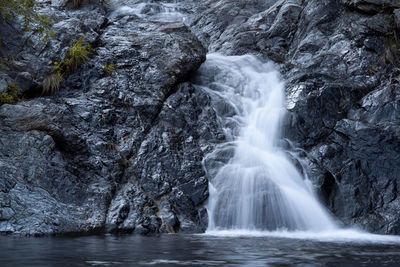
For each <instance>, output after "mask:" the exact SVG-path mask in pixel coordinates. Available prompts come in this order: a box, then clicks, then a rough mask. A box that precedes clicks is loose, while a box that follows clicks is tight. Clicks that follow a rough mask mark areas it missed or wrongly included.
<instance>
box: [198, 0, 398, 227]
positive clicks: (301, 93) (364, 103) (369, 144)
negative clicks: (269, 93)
mask: <svg viewBox="0 0 400 267" xmlns="http://www.w3.org/2000/svg"><path fill="white" fill-rule="evenodd" d="M259 4H260V5H258V6H257V5H252V6H251V7H249V6H241V9H240V12H239V13H238V14H242V15H238V16H237V19H238V20H240V21H234V20H233V19H231V18H230V17H229V16H230V15H229V13H225V12H223V11H224V10H235V8H236V7H237V6H239V5H240V4H237V5H236V4H235V3H232V2H229V1H217V2H215V4H214V5H213V4H211V6H212V7H211V10H212V12H213V14H220V16H218V17H216V16H206V15H205V16H202V14H200V15H199V17H198V19H197V20H193V25H192V28H194V29H196V30H198V31H199V32H197V31H196V34H197V35H198V36H200V39H201V40H202V41H203V42H204V43H205V45H206V46H208V47H209V49H210V50H213V51H220V52H222V53H225V54H231V55H238V54H246V53H251V54H255V55H257V56H258V57H261V58H265V59H269V60H273V61H275V62H276V63H278V66H279V67H280V69H281V71H282V74H283V76H284V78H285V79H286V82H287V83H286V87H287V108H288V111H289V112H288V115H287V118H286V122H285V127H284V132H285V137H287V138H289V139H290V140H292V141H294V142H295V144H296V146H297V147H298V148H301V149H303V150H304V151H305V153H302V155H303V157H305V159H306V160H307V161H308V165H309V171H310V177H311V178H312V179H313V181H314V184H315V186H316V189H317V191H318V192H319V194H320V197H321V200H322V201H323V202H325V204H326V206H327V207H328V208H329V209H330V210H331V211H332V213H333V214H334V215H335V216H336V217H337V218H338V219H339V220H340V221H342V222H343V223H344V224H345V225H351V224H357V225H360V226H361V227H363V228H365V229H368V230H370V231H372V232H377V233H392V234H400V228H399V220H398V218H397V216H396V214H398V212H399V208H400V200H399V198H398V193H397V192H398V191H399V187H398V184H399V180H398V179H399V177H398V174H399V173H400V172H399V171H400V170H399V167H398V166H399V163H400V162H399V157H398V151H399V144H398V140H399V130H398V129H399V127H398V126H399V123H400V121H399V118H400V113H399V92H398V85H399V79H400V71H399V66H400V64H399V62H398V61H397V60H396V59H395V57H397V56H398V55H399V54H398V51H399V50H398V47H399V43H398V42H396V41H394V40H393V37H394V35H397V36H398V35H399V27H398V24H397V21H398V13H399V11H398V10H399V9H398V6H399V2H398V1H390V0H388V1H372V0H371V1H344V0H343V1H317V0H316V1H296V0H286V1H285V0H283V1H264V2H263V3H261V2H259ZM222 14H225V15H222ZM221 21H226V24H227V25H225V24H223V23H221ZM222 25H223V26H222ZM202 29H217V30H216V32H217V33H216V34H213V33H212V32H211V36H208V37H207V38H205V37H204V36H206V35H207V34H210V31H208V30H203V31H202ZM393 51H396V52H394V53H392V52H393ZM395 55H396V56H395ZM393 56H394V57H393ZM396 140H397V141H396Z"/></svg>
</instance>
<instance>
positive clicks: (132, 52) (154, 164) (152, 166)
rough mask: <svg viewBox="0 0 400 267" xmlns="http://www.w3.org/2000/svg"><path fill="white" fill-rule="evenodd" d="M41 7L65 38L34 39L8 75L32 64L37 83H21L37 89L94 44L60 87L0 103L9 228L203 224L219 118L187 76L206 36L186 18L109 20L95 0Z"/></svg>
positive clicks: (3, 211) (0, 227) (45, 230)
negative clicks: (70, 54)
mask: <svg viewBox="0 0 400 267" xmlns="http://www.w3.org/2000/svg"><path fill="white" fill-rule="evenodd" d="M41 11H43V12H45V14H46V15H47V16H49V17H51V18H54V20H55V21H56V24H55V26H54V29H55V30H56V32H57V34H58V35H57V36H58V38H59V39H57V40H52V41H50V43H49V44H47V46H45V45H43V44H42V43H41V41H40V40H39V39H32V38H31V39H28V40H26V42H25V46H24V47H22V48H21V49H22V50H21V51H22V52H21V53H19V54H18V53H17V58H16V59H15V61H13V63H12V64H11V63H10V64H7V66H6V67H7V70H6V71H5V72H4V73H7V74H8V78H7V79H15V77H17V76H18V72H19V71H21V70H23V71H26V72H29V73H31V74H32V75H31V77H32V82H33V83H36V85H35V86H33V85H32V84H30V85H27V86H26V87H23V86H20V87H21V89H22V90H25V91H26V90H28V91H29V90H31V91H32V90H36V89H38V88H39V87H40V81H41V80H42V79H43V77H44V76H45V75H46V74H47V73H48V72H47V73H46V70H48V69H50V67H49V66H51V65H52V61H53V60H54V61H56V60H60V59H61V58H62V55H64V54H65V53H66V52H65V51H67V50H68V47H69V45H70V42H71V40H73V39H74V38H78V37H79V36H80V35H82V36H85V39H86V40H87V41H88V42H90V43H91V44H92V47H93V49H94V54H93V55H92V57H91V59H90V60H89V61H88V62H87V63H86V64H85V65H84V66H83V67H81V68H80V69H79V70H78V71H77V72H75V73H73V74H72V75H70V76H69V77H68V78H66V81H65V82H64V84H63V87H62V90H61V91H60V92H59V93H58V94H56V95H55V96H53V97H39V98H33V99H31V100H28V101H24V102H21V103H18V104H15V105H7V104H5V105H3V106H1V107H0V145H1V149H0V174H1V175H0V178H1V179H0V199H1V201H0V232H2V233H16V234H31V235H36V234H57V233H69V232H92V233H96V232H104V231H110V232H117V231H122V232H132V231H134V232H136V233H141V234H146V233H156V232H176V231H192V232H193V231H196V232H198V231H203V230H204V227H205V226H206V219H207V217H206V213H205V212H204V209H203V208H201V205H202V203H203V202H204V200H206V199H207V196H208V189H207V180H206V179H205V177H204V173H203V171H202V168H201V159H202V158H203V155H204V153H206V152H207V151H209V150H210V149H211V147H212V143H213V140H214V139H215V140H216V141H217V139H216V138H217V133H218V129H217V127H216V126H215V124H213V122H211V123H207V120H208V119H211V120H212V117H213V116H215V115H214V113H213V110H212V109H211V108H210V107H209V99H208V96H207V95H205V94H204V93H202V92H199V91H198V90H195V89H194V88H193V87H192V86H190V85H188V84H185V85H179V83H180V82H184V81H185V80H187V79H188V78H189V77H190V75H191V73H192V72H194V71H195V70H196V69H197V68H198V67H199V66H200V64H201V63H202V62H203V61H204V60H205V53H206V50H205V49H204V47H203V46H202V45H201V43H200V42H199V41H198V40H197V38H196V37H195V36H194V35H193V34H192V33H191V32H190V30H189V29H188V28H187V27H186V26H185V25H184V24H182V23H160V22H149V21H145V20H143V19H140V18H138V17H137V16H134V15H132V16H130V15H128V16H122V17H118V18H113V19H112V20H108V19H107V17H106V11H105V9H104V8H103V7H102V6H96V5H95V6H93V5H91V4H90V3H87V4H85V5H84V7H83V8H82V9H81V10H71V9H69V8H68V7H59V6H50V7H49V6H47V5H45V7H44V8H43V10H41ZM97 11H98V12H97ZM91 12H93V13H91ZM84 14H91V15H90V16H89V17H88V19H87V20H86V19H85V20H80V19H79V16H81V15H84ZM92 18H93V20H91V19H92ZM78 26H79V27H78ZM9 30H10V31H11V30H15V29H9ZM72 30H75V31H77V32H76V33H71V31H72ZM17 32H18V31H17ZM21 33H22V32H21ZM72 36H74V37H72ZM19 38H21V39H23V38H26V36H20V37H19ZM16 51H17V50H10V51H7V53H10V54H12V53H16ZM63 51H64V52H63ZM13 64H14V65H15V64H17V65H18V66H19V65H20V68H16V67H15V66H14V65H13ZM107 64H113V65H114V66H115V71H114V72H113V73H106V72H105V70H104V69H105V66H106V65H107ZM34 68H36V69H37V70H39V69H40V71H35V69H34Z"/></svg>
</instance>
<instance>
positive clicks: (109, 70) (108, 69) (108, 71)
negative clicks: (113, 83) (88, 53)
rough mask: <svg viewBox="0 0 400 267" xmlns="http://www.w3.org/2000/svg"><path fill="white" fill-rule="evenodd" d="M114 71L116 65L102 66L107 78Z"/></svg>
mask: <svg viewBox="0 0 400 267" xmlns="http://www.w3.org/2000/svg"><path fill="white" fill-rule="evenodd" d="M116 69H117V65H115V64H114V63H109V64H106V65H105V66H104V73H105V74H106V75H108V76H111V75H112V74H113V73H114V72H115V70H116Z"/></svg>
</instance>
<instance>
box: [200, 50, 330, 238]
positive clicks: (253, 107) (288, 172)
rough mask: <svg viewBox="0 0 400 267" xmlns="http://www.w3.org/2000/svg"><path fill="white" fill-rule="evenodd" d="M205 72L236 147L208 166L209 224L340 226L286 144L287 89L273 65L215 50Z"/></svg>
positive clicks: (206, 86) (211, 227) (290, 227)
mask: <svg viewBox="0 0 400 267" xmlns="http://www.w3.org/2000/svg"><path fill="white" fill-rule="evenodd" d="M198 73H199V77H198V78H197V80H196V82H197V83H198V84H199V85H200V87H201V88H202V89H204V90H206V91H207V92H209V94H210V95H211V96H212V97H214V98H217V99H218V101H219V102H220V103H223V104H222V108H221V107H220V108H217V109H216V111H217V115H218V117H219V121H220V123H221V125H222V126H223V127H224V128H225V132H226V136H227V138H228V140H229V142H228V143H229V145H230V147H231V154H232V158H231V159H230V160H229V162H227V163H226V164H224V165H222V166H219V167H217V170H207V166H206V170H207V172H208V173H209V174H210V173H214V175H213V177H211V178H210V185H209V187H210V197H209V203H208V213H209V225H208V231H215V230H227V229H231V230H268V231H275V230H302V231H323V230H325V231H329V230H332V229H335V228H336V225H335V222H334V221H333V219H332V218H331V217H330V216H329V215H328V213H327V212H326V211H325V210H324V208H323V207H322V206H321V204H320V203H319V202H318V200H317V198H316V197H315V195H314V193H313V190H312V185H311V183H310V182H309V180H308V179H307V177H303V176H302V175H301V174H300V173H299V171H298V170H297V169H296V167H295V165H294V164H293V163H292V162H291V160H290V159H289V158H288V157H287V155H286V153H285V151H284V150H283V149H282V148H281V147H280V145H279V143H280V142H279V141H280V130H279V129H280V126H281V121H282V118H283V116H284V114H285V94H284V83H283V82H282V80H281V78H280V77H279V73H278V72H277V71H276V70H275V69H274V67H273V65H272V64H271V63H262V62H260V61H259V60H258V59H257V58H255V57H254V56H250V55H245V56H229V57H228V56H223V55H220V54H209V55H208V57H207V61H206V62H205V63H204V64H203V65H202V66H201V68H200V69H199V71H198ZM219 105H220V106H221V104H219ZM232 127H233V128H232ZM235 128H237V129H235ZM225 149H226V144H223V145H222V146H220V147H218V148H217V149H216V151H214V152H213V153H211V156H213V155H215V154H218V153H220V152H221V150H225ZM206 160H207V159H206Z"/></svg>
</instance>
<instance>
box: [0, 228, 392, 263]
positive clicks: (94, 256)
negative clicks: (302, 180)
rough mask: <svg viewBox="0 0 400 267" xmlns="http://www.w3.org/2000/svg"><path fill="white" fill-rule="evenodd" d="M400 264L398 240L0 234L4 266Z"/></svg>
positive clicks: (1, 261) (0, 258)
mask: <svg viewBox="0 0 400 267" xmlns="http://www.w3.org/2000/svg"><path fill="white" fill-rule="evenodd" d="M147 265H156V266H174V265H183V266H185V265H186V266H187V265H206V266H207V265H208V266H212V265H214V266H221V265H224V266H289V265H303V266H400V245H399V244H376V243H375V244H373V243H357V242H350V243H349V242H320V241H311V240H304V239H303V240H302V239H290V238H281V237H265V236H264V237H216V236H205V235H161V236H153V237H142V236H87V237H70V238H66V237H63V238H50V237H48V238H21V237H10V236H0V266H4V267H5V266H147Z"/></svg>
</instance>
